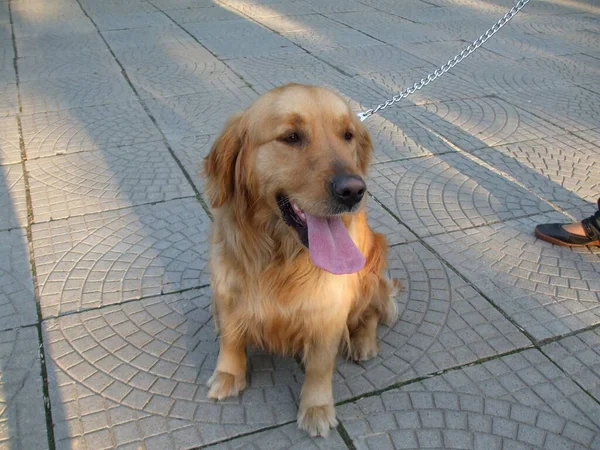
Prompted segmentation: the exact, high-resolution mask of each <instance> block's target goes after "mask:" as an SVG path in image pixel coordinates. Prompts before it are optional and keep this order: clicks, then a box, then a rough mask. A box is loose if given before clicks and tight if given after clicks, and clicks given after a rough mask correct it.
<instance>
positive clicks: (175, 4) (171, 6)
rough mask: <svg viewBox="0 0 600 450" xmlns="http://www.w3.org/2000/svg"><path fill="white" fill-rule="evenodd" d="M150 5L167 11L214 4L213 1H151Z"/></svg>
mask: <svg viewBox="0 0 600 450" xmlns="http://www.w3.org/2000/svg"><path fill="white" fill-rule="evenodd" d="M152 4H153V5H155V6H156V7H157V8H160V9H161V10H164V11H168V12H169V13H170V12H171V11H172V10H178V9H190V8H205V7H210V6H213V5H214V4H215V2H214V1H213V0H152Z"/></svg>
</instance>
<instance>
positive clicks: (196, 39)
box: [146, 0, 260, 95]
mask: <svg viewBox="0 0 600 450" xmlns="http://www.w3.org/2000/svg"><path fill="white" fill-rule="evenodd" d="M146 1H147V2H148V3H149V4H150V5H152V6H153V7H155V8H156V9H158V10H159V11H160V12H161V13H162V14H163V15H164V16H165V17H166V18H167V19H169V20H170V21H171V22H173V24H175V26H176V27H177V28H179V29H180V30H181V31H183V32H184V33H185V34H187V35H188V36H189V37H190V38H191V39H192V40H193V41H194V42H196V43H197V44H198V45H199V46H200V47H202V48H203V49H204V50H206V51H207V52H208V53H210V54H211V55H212V56H213V57H214V58H215V59H217V60H218V61H220V62H221V63H223V64H224V65H225V66H226V67H227V68H228V69H229V70H231V72H233V73H234V74H235V76H236V77H238V78H239V79H240V80H241V81H243V82H244V84H245V85H246V87H248V88H249V89H250V90H252V92H254V93H255V94H256V95H260V93H259V92H258V91H257V90H256V89H254V86H253V85H252V84H251V83H250V82H249V81H247V80H246V79H245V78H244V77H243V76H242V75H241V74H239V73H238V72H236V71H235V70H234V69H233V68H232V67H231V66H230V65H229V64H227V62H226V61H227V58H223V59H222V58H219V56H218V55H217V54H216V53H215V52H213V51H212V50H211V49H209V48H208V47H206V46H205V45H204V44H203V43H202V42H200V40H199V39H198V38H197V37H196V36H194V35H193V34H192V33H190V32H189V31H188V30H187V29H186V28H185V27H184V26H183V25H181V24H180V23H179V22H177V21H176V20H175V19H173V18H172V17H171V16H170V15H169V14H168V13H167V12H166V11H163V10H162V9H160V8H159V7H157V6H156V5H155V4H153V3H152V1H151V0H146ZM219 7H221V8H223V9H228V8H225V7H224V6H222V5H219ZM236 11H237V10H236ZM229 59H235V58H229Z"/></svg>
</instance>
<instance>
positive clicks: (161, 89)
mask: <svg viewBox="0 0 600 450" xmlns="http://www.w3.org/2000/svg"><path fill="white" fill-rule="evenodd" d="M127 74H128V76H129V79H130V80H131V82H132V83H133V85H134V87H135V89H136V90H137V92H138V94H139V96H140V97H141V98H157V97H172V96H176V95H186V94H196V93H200V92H211V91H216V92H219V91H221V90H231V91H234V92H235V91H237V90H238V89H241V88H244V87H247V85H246V83H245V82H244V81H243V80H242V79H240V77H238V76H237V75H236V74H235V73H233V72H232V71H231V70H230V69H229V68H228V67H227V66H225V64H223V63H222V62H221V61H219V60H217V59H216V58H215V59H212V60H208V59H206V60H204V61H198V62H189V63H187V62H183V63H173V64H170V65H165V66H156V65H154V66H146V67H136V68H134V69H130V70H128V71H127Z"/></svg>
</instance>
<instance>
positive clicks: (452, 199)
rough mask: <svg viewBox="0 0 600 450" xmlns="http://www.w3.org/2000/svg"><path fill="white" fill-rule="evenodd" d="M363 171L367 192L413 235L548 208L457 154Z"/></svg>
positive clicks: (532, 212) (432, 232) (499, 219)
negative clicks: (366, 178) (367, 178)
mask: <svg viewBox="0 0 600 450" xmlns="http://www.w3.org/2000/svg"><path fill="white" fill-rule="evenodd" d="M369 173H370V175H369V180H370V185H371V186H372V187H371V188H370V189H371V193H372V194H373V195H374V196H375V197H376V198H377V199H378V200H379V201H380V202H382V203H383V204H384V205H385V206H386V207H387V208H388V209H389V210H390V211H392V213H394V214H395V215H396V216H397V217H398V218H399V219H400V220H401V221H402V223H404V224H405V225H406V226H408V228H410V229H411V230H412V231H413V232H414V233H416V234H417V235H419V236H428V235H431V234H437V233H444V232H448V231H451V230H457V229H465V228H471V227H475V226H480V225H483V224H486V223H490V222H497V221H502V220H507V219H511V218H513V217H519V216H524V215H529V214H535V213H538V212H544V211H549V210H552V208H551V207H550V206H549V205H548V204H546V203H545V202H543V201H542V200H540V199H539V198H537V197H536V196H535V195H533V194H531V193H529V192H528V191H526V190H525V189H523V188H521V187H519V186H518V185H516V184H513V183H511V182H510V181H508V180H506V179H505V178H502V177H501V176H500V175H498V174H497V173H496V172H495V171H493V170H492V169H489V168H486V167H484V166H481V165H478V164H477V163H475V162H474V161H472V160H470V159H469V158H467V157H466V156H465V155H461V154H458V153H447V154H444V155H437V156H432V157H424V158H417V159H410V160H405V161H395V162H388V163H383V164H376V165H373V166H372V167H371V169H370V172H369Z"/></svg>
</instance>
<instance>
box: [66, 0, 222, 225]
mask: <svg viewBox="0 0 600 450" xmlns="http://www.w3.org/2000/svg"><path fill="white" fill-rule="evenodd" d="M76 2H77V5H78V6H79V8H80V9H81V11H82V12H83V14H84V15H85V17H86V18H87V19H88V20H89V21H90V22H91V23H92V25H93V26H94V28H95V29H96V32H97V33H98V35H99V36H100V39H102V41H103V42H104V45H106V48H107V49H108V51H109V53H110V54H111V56H112V57H113V59H114V60H115V62H116V63H117V65H118V66H119V68H120V69H121V75H122V76H123V78H125V81H126V82H127V84H128V85H129V87H130V88H131V90H132V91H133V93H134V95H135V97H136V98H137V100H138V102H139V104H140V106H141V107H142V108H143V109H144V112H145V113H146V115H147V116H148V118H149V119H150V120H151V121H152V123H153V124H154V127H155V128H156V130H157V131H158V132H159V133H160V136H161V137H162V142H163V144H164V145H165V147H167V150H168V151H169V154H170V155H171V157H172V158H173V160H174V161H175V163H176V164H177V166H178V167H179V169H180V170H181V172H182V173H183V176H184V177H185V179H186V180H187V182H188V183H189V185H190V187H191V188H192V190H193V191H194V193H195V195H196V198H197V200H198V202H199V203H200V205H202V209H204V212H206V214H207V215H208V216H209V218H210V219H211V221H212V214H211V213H210V208H209V207H208V204H207V203H206V202H205V200H204V198H203V197H202V194H201V193H200V191H199V190H198V188H196V185H195V184H194V182H193V180H192V177H191V176H190V174H189V173H188V172H187V170H186V169H185V167H184V166H183V164H182V163H181V161H180V160H179V158H178V157H177V155H176V154H175V152H174V151H173V149H172V148H171V144H170V143H169V141H168V140H167V137H166V135H165V134H164V133H163V131H162V129H161V128H160V127H159V126H158V122H157V121H156V118H155V117H154V115H153V114H152V113H151V112H150V109H148V106H147V105H146V103H145V102H144V100H143V99H142V98H141V97H140V94H139V92H138V91H137V89H136V88H135V86H134V85H133V83H132V82H131V79H130V78H129V75H128V74H127V71H126V70H125V67H124V66H123V64H122V63H121V61H119V58H117V55H116V54H115V52H114V51H113V49H112V48H111V46H110V45H108V42H107V41H106V39H105V38H104V35H103V34H102V31H101V30H100V28H99V27H98V25H97V24H96V22H95V21H94V20H93V19H92V18H91V17H90V15H89V14H88V13H87V11H86V10H85V8H84V7H83V5H82V4H81V1H80V0H76ZM148 3H150V2H148ZM150 4H151V3H150ZM151 5H152V4H151ZM152 6H154V5H152ZM154 7H155V6H154ZM157 9H158V8H157ZM163 14H164V12H163ZM165 15H166V14H165Z"/></svg>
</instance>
